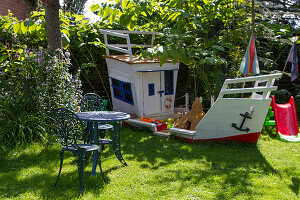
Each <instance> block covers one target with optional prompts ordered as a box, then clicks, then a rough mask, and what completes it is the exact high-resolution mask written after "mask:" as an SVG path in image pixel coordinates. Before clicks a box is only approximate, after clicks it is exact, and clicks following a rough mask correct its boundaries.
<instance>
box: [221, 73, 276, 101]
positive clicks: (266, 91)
mask: <svg viewBox="0 0 300 200" xmlns="http://www.w3.org/2000/svg"><path fill="white" fill-rule="evenodd" d="M281 76H282V74H281V73H277V74H270V75H262V76H253V77H245V78H236V79H226V80H225V82H224V84H223V86H222V89H221V91H220V94H219V96H218V98H223V97H224V95H225V94H244V93H252V94H253V95H254V94H256V93H257V92H260V93H263V94H262V95H260V97H259V98H262V99H269V97H270V94H271V91H275V90H277V86H273V85H274V82H275V79H279V78H280V77H281ZM254 81H255V84H254V86H253V87H249V88H234V89H227V87H228V85H229V84H237V83H246V82H254ZM261 82H266V85H265V86H259V85H258V84H259V83H261Z"/></svg>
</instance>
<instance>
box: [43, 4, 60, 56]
mask: <svg viewBox="0 0 300 200" xmlns="http://www.w3.org/2000/svg"><path fill="white" fill-rule="evenodd" d="M59 7H60V5H59V0H46V10H45V20H46V33H47V41H48V49H51V50H53V51H55V50H56V49H61V48H62V39H61V32H60V27H59Z"/></svg>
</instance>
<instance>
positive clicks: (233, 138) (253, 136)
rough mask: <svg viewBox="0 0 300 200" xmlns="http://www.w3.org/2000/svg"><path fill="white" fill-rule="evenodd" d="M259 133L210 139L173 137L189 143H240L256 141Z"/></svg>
mask: <svg viewBox="0 0 300 200" xmlns="http://www.w3.org/2000/svg"><path fill="white" fill-rule="evenodd" d="M259 135H260V132H256V133H248V134H243V135H235V136H230V137H223V138H212V139H197V140H193V139H189V138H183V137H179V136H175V138H176V139H183V140H185V141H187V142H190V143H194V142H202V141H235V142H241V143H257V140H258V138H259Z"/></svg>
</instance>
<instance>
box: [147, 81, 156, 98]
mask: <svg viewBox="0 0 300 200" xmlns="http://www.w3.org/2000/svg"><path fill="white" fill-rule="evenodd" d="M148 91H149V96H153V95H154V91H155V90H154V83H150V84H148Z"/></svg>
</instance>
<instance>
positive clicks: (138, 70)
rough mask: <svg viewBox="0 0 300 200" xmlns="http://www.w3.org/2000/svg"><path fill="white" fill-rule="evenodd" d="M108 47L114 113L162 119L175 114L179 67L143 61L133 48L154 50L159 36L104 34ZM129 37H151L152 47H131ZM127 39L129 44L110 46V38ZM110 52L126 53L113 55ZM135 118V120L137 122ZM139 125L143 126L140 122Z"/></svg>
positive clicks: (122, 32)
mask: <svg viewBox="0 0 300 200" xmlns="http://www.w3.org/2000/svg"><path fill="white" fill-rule="evenodd" d="M102 33H103V34H104V41H105V45H106V47H107V50H106V56H105V59H106V63H107V68H108V75H109V81H110V90H111V94H112V103H113V110H116V111H122V112H126V113H129V114H131V115H132V116H135V117H136V118H139V117H143V116H144V117H156V118H157V117H158V118H159V117H162V116H168V115H170V116H171V115H172V114H173V113H174V100H175V93H176V81H177V75H178V70H179V63H176V64H173V63H172V62H171V61H167V62H166V63H164V64H163V65H162V66H160V62H159V59H152V60H151V59H139V58H138V56H135V55H133V54H132V47H133V46H142V47H153V41H154V38H155V35H157V34H159V33H155V32H141V31H116V30H110V31H108V30H102ZM129 34H151V35H152V42H151V43H152V44H151V45H140V44H139V45H137V44H131V43H130V36H129ZM112 36H114V37H119V38H124V39H126V43H127V44H109V43H108V37H112ZM109 50H114V51H118V52H122V53H125V55H110V54H109ZM135 117H133V118H135ZM137 123H139V122H137Z"/></svg>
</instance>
